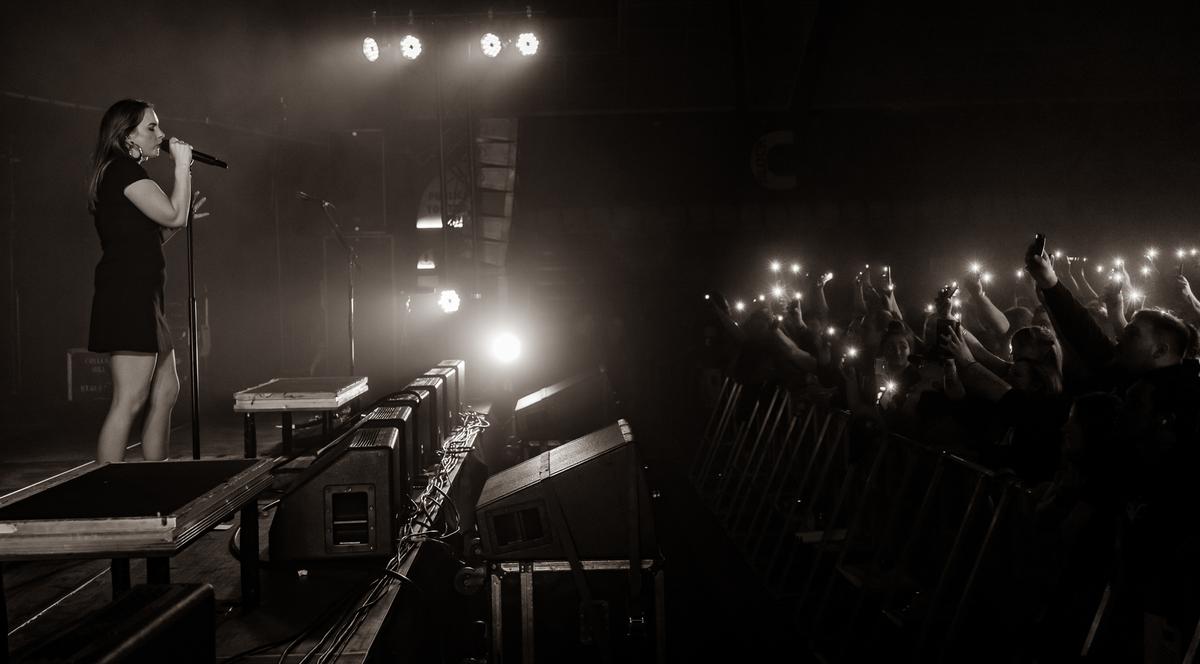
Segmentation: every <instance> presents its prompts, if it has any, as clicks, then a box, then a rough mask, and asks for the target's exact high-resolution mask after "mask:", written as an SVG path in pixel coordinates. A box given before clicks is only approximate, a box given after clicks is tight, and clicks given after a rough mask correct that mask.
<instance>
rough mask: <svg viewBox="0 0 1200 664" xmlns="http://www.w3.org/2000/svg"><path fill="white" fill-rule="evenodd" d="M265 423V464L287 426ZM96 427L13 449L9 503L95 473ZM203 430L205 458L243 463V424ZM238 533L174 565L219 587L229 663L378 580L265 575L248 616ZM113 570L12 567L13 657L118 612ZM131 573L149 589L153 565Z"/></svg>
mask: <svg viewBox="0 0 1200 664" xmlns="http://www.w3.org/2000/svg"><path fill="white" fill-rule="evenodd" d="M85 419H89V420H90V419H94V418H85ZM260 419H261V422H260V423H259V429H258V435H259V450H260V454H261V455H263V456H267V455H270V454H275V453H277V452H278V448H279V444H280V437H281V436H280V430H279V429H278V428H277V425H278V424H279V421H278V418H277V417H273V416H264V417H261V418H260ZM297 419H298V420H299V419H300V418H297ZM89 424H92V423H90V422H89ZM94 424H95V427H96V429H93V431H92V432H91V433H90V434H88V432H86V431H82V430H81V429H84V424H83V423H82V422H79V421H75V422H71V423H66V424H64V425H62V426H60V427H57V428H55V429H54V430H51V429H49V428H39V429H40V430H37V429H30V430H27V431H25V432H22V435H21V436H20V437H21V438H25V439H26V440H24V441H13V440H11V439H10V440H6V441H5V445H4V446H3V456H2V457H0V458H3V461H0V495H3V494H6V493H8V492H10V491H13V490H16V489H19V488H22V487H24V486H28V485H29V484H32V483H34V482H37V481H40V480H43V479H45V478H47V477H51V476H53V475H56V474H58V473H61V472H64V471H67V470H70V469H72V468H75V467H78V466H79V465H81V464H85V463H88V462H89V461H90V455H91V454H93V453H94V448H93V445H94V431H95V430H98V426H99V424H98V421H97V422H95V423H94ZM201 426H202V432H203V438H202V441H201V452H202V457H203V458H206V459H208V458H240V457H241V456H242V449H243V448H242V446H243V436H242V425H241V418H240V417H239V416H237V415H234V414H232V413H229V414H227V415H225V416H223V417H222V416H219V415H214V416H210V417H208V418H205V419H202V420H201ZM308 432H311V434H312V435H309V434H308ZM298 433H299V437H298V438H297V443H298V448H300V449H304V448H306V447H315V446H316V445H317V444H318V443H319V433H320V426H319V425H317V426H314V427H311V428H305V429H301V430H300V432H298ZM85 434H88V435H85ZM35 440H36V443H35V442H34V441H35ZM14 443H17V444H14ZM127 454H128V456H127V457H126V458H127V459H129V460H131V461H138V460H140V452H139V451H138V447H136V446H134V447H132V449H130V450H129V451H128V453H127ZM171 458H173V459H190V458H191V431H190V429H189V424H188V422H187V421H186V420H185V421H184V422H183V423H182V424H178V423H177V424H176V426H175V427H174V429H173V430H172V433H171ZM265 499H266V498H265V497H264V499H263V500H265ZM260 504H262V503H261V502H260ZM273 513H274V512H273V511H267V512H266V513H260V523H259V526H260V531H259V532H260V534H261V535H260V544H261V547H262V554H263V557H264V558H265V557H266V547H267V540H268V538H267V537H266V533H268V532H269V529H270V522H271V518H272V515H273ZM237 523H238V520H237V517H236V516H234V518H233V519H231V520H230V521H228V522H226V523H224V524H222V525H220V526H218V528H219V529H218V530H212V531H210V532H208V533H206V534H205V535H203V536H202V537H200V538H199V539H198V540H197V541H196V542H195V543H194V544H192V545H191V546H190V547H188V548H187V549H185V550H184V551H183V552H182V553H180V554H179V555H177V556H174V557H172V558H171V559H170V564H171V580H172V582H173V583H209V584H211V585H212V586H213V589H214V591H215V593H216V598H217V605H218V628H217V643H218V654H219V655H221V656H229V655H231V654H234V653H237V652H240V651H242V650H246V649H249V648H252V647H254V646H256V645H259V644H262V643H267V642H271V641H274V640H279V639H283V638H285V637H287V636H289V635H291V634H293V633H294V632H295V631H296V629H297V626H298V625H299V626H303V625H307V624H309V623H311V622H312V621H313V620H314V619H315V618H317V617H318V616H319V615H320V613H321V612H323V611H324V610H325V607H328V606H330V605H331V604H334V603H337V602H338V601H339V600H340V599H341V598H343V597H345V596H346V592H347V589H349V588H354V589H355V590H361V589H362V587H363V584H364V583H365V582H366V580H367V579H368V578H369V577H370V575H369V574H367V573H366V572H364V571H363V570H362V569H355V568H354V567H348V566H344V565H343V566H323V567H321V568H316V567H314V568H313V569H310V570H307V574H306V575H305V577H304V581H303V583H296V582H295V579H296V576H297V575H296V572H295V571H294V570H273V569H269V568H267V569H263V570H262V605H261V607H260V608H259V609H258V610H256V611H255V612H253V613H251V614H249V615H246V616H242V615H241V613H240V610H239V608H238V607H239V606H240V603H241V590H240V576H239V568H238V564H237V562H236V561H235V560H234V558H233V556H232V555H231V554H230V552H229V538H230V536H231V534H232V533H233V532H234V529H235V528H236V526H237ZM109 564H110V561H109V559H107V558H102V559H97V560H69V561H60V560H51V561H37V562H20V563H8V564H6V565H5V574H4V586H5V590H6V592H7V599H8V611H9V626H8V628H9V631H10V632H11V634H10V637H9V643H10V649H11V652H12V654H13V655H14V656H16V657H17V658H19V655H20V653H21V652H22V651H23V650H25V649H27V648H28V647H30V646H32V645H34V644H36V643H39V642H41V641H44V640H46V639H48V638H50V637H52V636H53V635H54V634H55V633H57V632H59V631H61V630H62V629H63V628H65V627H66V626H68V625H70V624H71V623H72V622H74V621H75V620H77V619H78V618H79V617H80V616H83V615H84V614H86V613H87V612H88V611H90V610H91V609H94V608H95V607H97V606H101V605H103V604H105V603H107V602H109V601H110V600H111V598H112V580H111V577H110V569H109ZM131 572H132V574H131V579H132V581H133V583H135V584H136V583H144V582H145V579H146V565H145V561H144V560H143V559H136V558H135V559H133V560H132V561H131ZM301 652H303V651H301ZM276 656H277V655H276ZM251 661H253V660H251Z"/></svg>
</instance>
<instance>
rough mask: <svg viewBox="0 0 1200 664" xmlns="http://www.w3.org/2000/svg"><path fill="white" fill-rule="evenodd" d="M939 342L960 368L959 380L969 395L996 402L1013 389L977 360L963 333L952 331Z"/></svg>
mask: <svg viewBox="0 0 1200 664" xmlns="http://www.w3.org/2000/svg"><path fill="white" fill-rule="evenodd" d="M938 342H939V343H940V344H941V346H942V348H943V349H945V351H946V352H947V354H949V355H950V356H951V357H953V358H954V362H955V364H956V365H957V367H958V379H959V380H960V381H961V382H962V385H963V387H964V388H965V389H966V391H967V394H970V395H972V396H976V397H979V398H981V399H985V400H987V401H991V402H996V401H999V400H1000V398H1001V397H1003V396H1004V395H1005V394H1007V393H1008V391H1009V390H1011V389H1012V386H1011V385H1009V384H1008V383H1006V382H1004V381H1003V380H1002V379H1001V378H1000V377H999V376H997V375H996V374H994V373H992V372H991V371H989V370H988V369H987V367H985V366H983V365H982V364H980V363H979V362H978V361H977V360H976V359H975V357H974V356H973V355H972V354H971V349H970V348H969V347H968V346H967V342H966V341H965V340H964V339H963V335H962V334H961V333H958V332H956V331H954V330H953V329H951V332H950V333H949V334H943V335H942V336H941V337H940V338H939V339H938Z"/></svg>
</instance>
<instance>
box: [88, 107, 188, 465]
mask: <svg viewBox="0 0 1200 664" xmlns="http://www.w3.org/2000/svg"><path fill="white" fill-rule="evenodd" d="M165 137H166V135H165V134H164V133H163V131H162V129H161V128H160V127H159V124H158V115H156V114H155V112H154V107H153V106H151V105H150V104H149V103H147V102H144V101H141V100H137V99H122V100H121V101H119V102H117V103H115V104H113V105H112V106H111V107H110V108H109V109H108V111H106V112H105V113H104V118H103V119H101V120H100V135H99V137H98V138H97V141H96V151H95V152H94V153H93V155H92V175H91V180H90V182H89V185H88V209H89V210H90V211H91V213H92V215H93V216H94V217H95V223H96V231H97V232H98V233H99V234H100V246H101V248H102V249H103V251H104V254H103V256H102V257H101V259H100V263H99V264H97V265H96V289H95V294H94V296H93V298H92V318H91V333H90V336H89V338H88V349H89V350H91V351H93V352H96V353H109V354H110V355H111V357H112V381H113V398H112V405H111V406H110V407H109V410H108V415H107V417H105V418H104V425H103V426H102V427H101V428H100V440H99V443H98V444H97V451H96V458H97V460H98V461H100V462H102V463H103V462H108V461H122V460H124V458H125V444H126V442H127V439H128V438H129V430H130V428H131V427H132V426H133V420H134V417H135V416H136V415H137V413H138V411H139V410H141V408H142V406H143V405H144V404H146V403H147V399H148V400H149V410H148V411H147V413H146V419H145V423H144V425H143V427H142V454H143V455H144V456H145V458H146V460H147V461H161V460H163V459H166V458H167V452H168V449H167V448H168V445H169V442H170V433H171V409H172V408H173V407H174V405H175V398H176V397H177V396H178V394H179V377H178V376H177V375H176V374H175V351H174V350H173V349H172V347H171V333H170V330H168V329H167V321H166V318H165V317H164V316H163V286H164V284H165V283H166V262H165V261H164V259H163V252H162V244H163V243H164V242H166V241H167V239H169V238H170V237H171V235H173V234H174V233H175V231H177V230H179V229H180V228H182V227H183V226H184V225H186V224H187V223H188V216H189V213H195V212H196V211H197V210H199V208H200V206H201V205H202V204H203V203H204V199H199V200H196V198H195V197H194V196H193V195H192V173H191V163H192V146H190V145H188V144H187V143H184V142H182V141H180V140H178V139H175V138H172V139H171V140H170V148H169V149H170V153H171V158H172V159H173V160H174V161H175V184H174V187H173V188H172V190H171V196H170V198H168V197H167V195H166V194H165V193H163V191H162V189H160V188H159V187H158V185H157V184H155V182H154V181H153V180H151V179H150V178H149V176H147V175H146V171H145V170H144V169H143V168H142V166H141V164H142V162H144V161H146V160H147V159H153V158H154V157H157V156H158V155H159V154H160V153H161V146H162V142H163V139H164V138H165ZM198 193H199V192H197V194H198ZM203 216H207V213H198V214H193V215H192V217H193V218H196V219H198V218H200V217H203Z"/></svg>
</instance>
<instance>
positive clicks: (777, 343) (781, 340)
mask: <svg viewBox="0 0 1200 664" xmlns="http://www.w3.org/2000/svg"><path fill="white" fill-rule="evenodd" d="M772 347H773V348H774V349H775V351H776V352H778V353H779V356H780V357H781V358H782V359H783V360H784V361H785V362H787V363H788V364H790V365H791V366H793V367H795V368H797V369H801V370H803V371H816V370H817V358H815V357H813V356H812V355H810V354H809V353H806V352H804V351H803V350H801V349H800V347H799V346H797V345H796V344H795V343H794V342H792V340H791V339H790V338H788V335H787V334H785V333H784V331H783V330H781V329H778V328H776V329H775V333H774V334H773V335H772Z"/></svg>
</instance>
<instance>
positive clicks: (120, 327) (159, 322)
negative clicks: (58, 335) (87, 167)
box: [88, 157, 172, 353]
mask: <svg viewBox="0 0 1200 664" xmlns="http://www.w3.org/2000/svg"><path fill="white" fill-rule="evenodd" d="M148 178H149V176H148V175H146V170H145V169H143V168H142V167H141V165H140V164H138V162H137V160H135V159H132V158H129V157H121V158H118V159H117V160H115V161H113V162H112V163H111V164H109V165H108V168H107V169H106V170H105V172H104V176H103V177H102V178H101V180H100V189H99V192H98V195H97V200H96V212H95V222H96V232H97V233H98V234H99V235H100V247H101V248H102V249H103V251H104V255H103V256H102V257H101V258H100V262H99V263H98V264H97V265H96V280H95V284H96V289H95V293H94V295H93V296H92V318H91V332H90V334H89V336H88V350H90V351H92V352H95V353H113V352H119V351H127V352H139V353H165V352H167V351H170V350H171V349H172V345H171V331H170V329H168V328H167V319H166V317H165V316H163V288H164V287H165V286H166V283H167V273H166V265H167V263H166V260H165V259H164V258H163V252H162V239H161V235H160V234H159V229H160V228H161V227H160V226H159V225H158V224H156V223H154V221H152V220H151V219H150V218H149V217H147V216H146V215H144V214H142V211H141V210H139V209H138V208H137V206H136V205H134V204H133V201H131V200H129V199H128V198H126V197H125V187H128V186H129V185H130V184H133V183H134V182H137V181H138V180H145V179H148Z"/></svg>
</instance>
